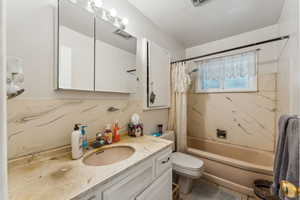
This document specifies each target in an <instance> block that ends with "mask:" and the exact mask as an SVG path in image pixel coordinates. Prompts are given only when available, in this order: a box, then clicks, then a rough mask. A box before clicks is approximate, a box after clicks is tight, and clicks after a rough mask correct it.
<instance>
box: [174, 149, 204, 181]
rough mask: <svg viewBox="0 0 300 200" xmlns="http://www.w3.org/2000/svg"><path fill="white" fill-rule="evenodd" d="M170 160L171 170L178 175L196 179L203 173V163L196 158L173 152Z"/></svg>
mask: <svg viewBox="0 0 300 200" xmlns="http://www.w3.org/2000/svg"><path fill="white" fill-rule="evenodd" d="M172 160H173V161H172V164H173V170H174V171H175V173H178V174H179V175H182V176H188V177H190V178H193V179H196V178H200V176H201V175H202V173H203V170H204V167H203V161H202V160H200V159H198V158H196V157H193V156H190V155H187V154H184V153H180V152H175V153H173V154H172Z"/></svg>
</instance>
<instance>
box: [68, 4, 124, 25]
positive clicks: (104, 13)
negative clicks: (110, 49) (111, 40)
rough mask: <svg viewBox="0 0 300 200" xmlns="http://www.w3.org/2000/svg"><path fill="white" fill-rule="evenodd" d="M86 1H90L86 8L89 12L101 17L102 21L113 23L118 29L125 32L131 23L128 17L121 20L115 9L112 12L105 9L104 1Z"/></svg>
mask: <svg viewBox="0 0 300 200" xmlns="http://www.w3.org/2000/svg"><path fill="white" fill-rule="evenodd" d="M70 1H73V0H70ZM81 1H82V0H81ZM85 1H88V6H87V7H86V8H87V9H88V10H89V11H92V12H93V13H94V14H95V15H96V16H98V17H100V18H101V19H103V20H105V21H108V22H110V23H112V24H113V25H114V26H116V27H117V28H118V29H121V30H124V29H125V28H126V25H127V24H128V23H129V20H128V19H127V18H126V17H124V18H121V17H118V16H117V14H118V12H117V10H116V9H115V8H112V9H110V10H107V9H105V8H103V0H85ZM89 8H91V9H89Z"/></svg>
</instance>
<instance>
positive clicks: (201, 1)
mask: <svg viewBox="0 0 300 200" xmlns="http://www.w3.org/2000/svg"><path fill="white" fill-rule="evenodd" d="M191 1H192V3H193V5H194V6H195V7H198V6H201V5H202V4H204V3H205V2H207V1H208V0H191Z"/></svg>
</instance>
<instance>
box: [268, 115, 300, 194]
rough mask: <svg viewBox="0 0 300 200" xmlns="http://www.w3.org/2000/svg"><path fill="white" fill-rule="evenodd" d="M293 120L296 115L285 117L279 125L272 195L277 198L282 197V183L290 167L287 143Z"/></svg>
mask: <svg viewBox="0 0 300 200" xmlns="http://www.w3.org/2000/svg"><path fill="white" fill-rule="evenodd" d="M291 119H296V120H297V117H296V116H295V115H283V116H281V117H280V119H279V123H278V128H279V130H278V139H277V148H276V154H275V161H274V172H273V173H274V174H273V175H274V181H273V185H272V194H273V195H276V196H282V195H280V181H281V180H285V178H286V173H287V171H286V169H284V168H286V167H287V165H288V151H287V150H285V149H287V147H288V146H287V141H288V135H289V133H290V131H291V127H289V124H290V123H289V122H290V120H291Z"/></svg>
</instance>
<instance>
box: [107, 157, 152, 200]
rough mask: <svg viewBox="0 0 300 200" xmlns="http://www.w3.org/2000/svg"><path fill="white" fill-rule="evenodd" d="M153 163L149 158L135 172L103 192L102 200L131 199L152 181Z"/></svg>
mask: <svg viewBox="0 0 300 200" xmlns="http://www.w3.org/2000/svg"><path fill="white" fill-rule="evenodd" d="M153 178H154V175H153V164H152V161H151V160H149V161H148V162H147V163H145V165H143V166H142V167H141V168H139V169H137V171H136V172H134V173H132V174H129V175H128V176H127V177H125V178H124V179H123V180H121V181H120V182H119V183H117V184H115V185H113V186H112V187H110V188H109V189H107V190H105V191H104V192H103V199H104V200H120V199H122V200H133V199H135V197H136V196H137V195H138V194H139V193H140V192H141V191H143V190H144V189H145V188H146V187H147V186H149V185H150V184H151V182H152V181H153Z"/></svg>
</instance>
